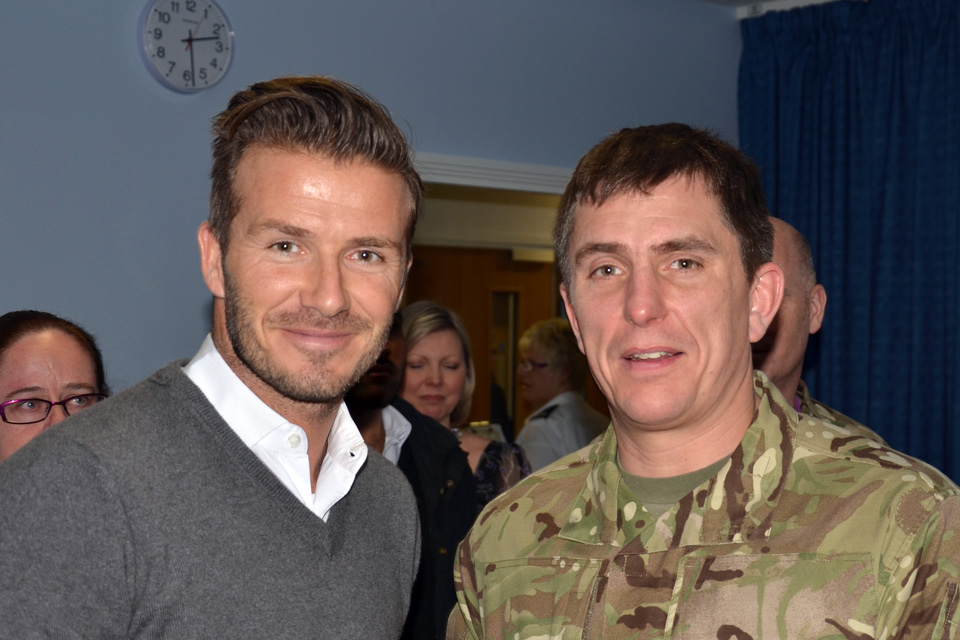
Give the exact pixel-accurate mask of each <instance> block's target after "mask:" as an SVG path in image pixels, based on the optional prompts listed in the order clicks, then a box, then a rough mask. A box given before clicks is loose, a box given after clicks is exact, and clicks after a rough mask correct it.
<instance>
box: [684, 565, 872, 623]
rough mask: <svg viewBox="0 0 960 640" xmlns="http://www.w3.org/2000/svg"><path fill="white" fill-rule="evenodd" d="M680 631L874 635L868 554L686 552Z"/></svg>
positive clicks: (870, 572) (870, 571)
mask: <svg viewBox="0 0 960 640" xmlns="http://www.w3.org/2000/svg"><path fill="white" fill-rule="evenodd" d="M678 577H679V578H680V579H681V580H682V582H681V584H680V585H678V587H679V589H678V592H677V596H678V600H679V601H678V602H677V609H676V617H675V619H674V620H673V624H672V626H673V630H674V635H673V637H674V638H680V639H688V640H689V639H694V638H695V639H698V640H700V639H703V638H722V639H729V640H760V639H761V638H765V639H768V640H769V639H771V638H791V639H792V640H802V639H805V638H818V639H825V638H836V639H838V640H843V639H844V638H852V637H862V636H863V635H866V637H873V626H872V623H873V619H872V618H873V616H874V613H875V611H876V604H877V603H876V588H875V587H876V585H877V583H876V579H875V576H874V573H873V571H872V570H871V556H870V555H869V554H866V553H863V554H836V555H830V556H825V555H819V554H816V553H802V554H782V555H778V554H756V555H728V556H719V557H691V556H688V557H686V558H685V559H684V561H683V563H682V565H681V571H680V576H678Z"/></svg>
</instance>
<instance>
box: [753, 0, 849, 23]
mask: <svg viewBox="0 0 960 640" xmlns="http://www.w3.org/2000/svg"><path fill="white" fill-rule="evenodd" d="M828 2H836V0H767V1H766V2H751V3H749V4H748V5H746V6H740V7H737V20H743V19H745V18H756V17H758V16H762V15H763V14H765V13H767V12H768V11H787V10H788V9H796V8H797V7H806V6H808V5H812V4H826V3H828Z"/></svg>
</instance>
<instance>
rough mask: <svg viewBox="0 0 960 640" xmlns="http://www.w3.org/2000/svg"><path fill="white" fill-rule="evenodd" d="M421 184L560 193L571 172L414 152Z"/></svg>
mask: <svg viewBox="0 0 960 640" xmlns="http://www.w3.org/2000/svg"><path fill="white" fill-rule="evenodd" d="M414 163H415V164H416V166H417V170H418V171H419V172H420V175H421V177H422V178H423V180H424V182H437V183H440V184H455V185H462V186H468V187H487V188H491V189H510V190H513V191H530V192H533V193H554V194H561V193H563V190H564V189H565V188H566V186H567V181H569V180H570V175H571V174H572V173H573V170H572V169H566V168H563V167H554V166H549V165H541V164H527V163H523V162H505V161H500V160H486V159H483V158H466V157H462V156H451V155H446V154H442V153H426V152H423V153H418V154H416V157H415V158H414Z"/></svg>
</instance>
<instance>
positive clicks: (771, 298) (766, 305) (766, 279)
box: [750, 262, 784, 342]
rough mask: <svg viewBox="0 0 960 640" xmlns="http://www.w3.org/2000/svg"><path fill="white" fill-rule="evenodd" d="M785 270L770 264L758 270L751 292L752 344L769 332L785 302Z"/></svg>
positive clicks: (772, 263)
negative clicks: (782, 302)
mask: <svg viewBox="0 0 960 640" xmlns="http://www.w3.org/2000/svg"><path fill="white" fill-rule="evenodd" d="M783 280H784V278H783V269H781V268H780V267H779V265H777V264H776V263H774V262H768V263H766V264H764V265H762V266H761V267H760V268H759V269H757V273H756V275H755V276H754V279H753V288H752V289H751V291H750V342H756V341H757V340H759V339H760V338H762V337H763V334H765V333H766V332H767V327H769V326H770V323H771V322H773V318H774V316H776V315H777V310H778V309H780V302H781V301H782V300H783Z"/></svg>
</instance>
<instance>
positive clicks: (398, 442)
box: [380, 405, 412, 464]
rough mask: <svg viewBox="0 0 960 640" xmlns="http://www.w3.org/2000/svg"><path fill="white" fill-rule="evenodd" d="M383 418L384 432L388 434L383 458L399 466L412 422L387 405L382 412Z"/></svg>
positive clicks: (384, 443)
mask: <svg viewBox="0 0 960 640" xmlns="http://www.w3.org/2000/svg"><path fill="white" fill-rule="evenodd" d="M380 415H381V416H383V430H384V431H385V432H386V436H385V437H384V442H383V457H384V458H386V459H387V460H389V461H390V462H392V463H393V464H397V462H399V461H400V449H401V448H402V447H403V443H404V442H406V441H407V436H409V435H410V429H411V428H412V427H411V426H410V421H409V420H407V419H406V418H404V417H403V414H402V413H400V412H399V411H397V410H396V409H395V408H394V407H392V406H390V405H387V406H386V407H384V408H383V410H382V411H381V412H380Z"/></svg>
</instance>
